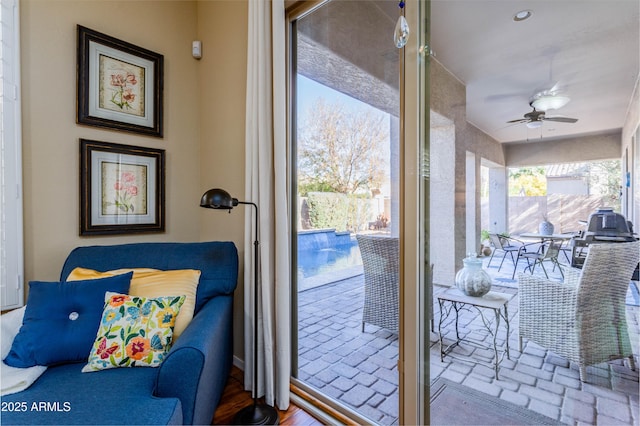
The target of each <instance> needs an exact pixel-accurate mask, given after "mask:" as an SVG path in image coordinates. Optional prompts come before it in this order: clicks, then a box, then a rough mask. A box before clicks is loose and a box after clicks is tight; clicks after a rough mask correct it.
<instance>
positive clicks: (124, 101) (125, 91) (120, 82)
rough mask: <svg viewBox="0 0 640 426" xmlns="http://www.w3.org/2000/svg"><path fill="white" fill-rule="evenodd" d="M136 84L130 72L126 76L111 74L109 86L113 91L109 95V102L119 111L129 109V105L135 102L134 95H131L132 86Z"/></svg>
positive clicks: (136, 81) (134, 77)
mask: <svg viewBox="0 0 640 426" xmlns="http://www.w3.org/2000/svg"><path fill="white" fill-rule="evenodd" d="M136 84H138V80H136V76H135V75H134V74H132V73H130V72H127V73H126V74H111V86H112V87H114V88H115V89H112V90H113V94H112V95H111V102H112V103H113V104H115V105H117V106H118V107H120V109H124V108H127V109H130V108H131V103H132V102H133V101H135V99H136V95H135V93H133V86H135V85H136Z"/></svg>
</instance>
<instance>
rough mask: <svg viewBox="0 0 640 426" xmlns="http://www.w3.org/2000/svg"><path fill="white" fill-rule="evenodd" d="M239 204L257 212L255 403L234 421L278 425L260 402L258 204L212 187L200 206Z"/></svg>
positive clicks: (276, 418) (272, 410) (274, 415)
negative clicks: (250, 207) (240, 199)
mask: <svg viewBox="0 0 640 426" xmlns="http://www.w3.org/2000/svg"><path fill="white" fill-rule="evenodd" d="M238 204H245V205H251V206H253V208H254V214H255V221H254V224H255V227H254V229H255V234H254V235H255V237H254V241H253V389H252V392H251V394H252V396H253V404H252V405H249V406H247V407H245V408H243V409H242V410H240V411H238V412H237V413H236V415H235V417H234V419H233V423H234V424H237V425H277V424H279V423H280V417H279V416H278V412H277V411H276V409H275V408H273V407H271V406H270V405H267V404H259V403H258V326H259V322H258V297H259V294H260V292H259V291H258V283H259V281H258V263H259V262H258V256H259V250H258V247H259V245H260V242H259V241H258V223H259V219H258V205H257V204H256V203H252V202H250V201H238V199H237V198H233V197H231V196H230V195H229V193H228V192H227V191H225V190H223V189H219V188H216V189H210V190H208V191H207V192H205V194H204V195H203V196H202V200H201V201H200V207H205V208H210V209H226V210H229V212H231V209H232V208H233V207H235V206H237V205H238Z"/></svg>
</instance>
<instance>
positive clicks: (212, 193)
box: [200, 188, 238, 210]
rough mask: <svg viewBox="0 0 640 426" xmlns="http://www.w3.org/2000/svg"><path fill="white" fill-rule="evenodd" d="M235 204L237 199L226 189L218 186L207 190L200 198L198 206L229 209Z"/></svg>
mask: <svg viewBox="0 0 640 426" xmlns="http://www.w3.org/2000/svg"><path fill="white" fill-rule="evenodd" d="M237 205H238V199H237V198H233V197H232V196H231V195H229V193H228V192H227V191H225V190H224V189H220V188H214V189H210V190H208V191H207V192H205V193H204V195H203V196H202V199H201V200H200V207H205V208H207V209H227V210H231V209H232V208H234V207H235V206H237Z"/></svg>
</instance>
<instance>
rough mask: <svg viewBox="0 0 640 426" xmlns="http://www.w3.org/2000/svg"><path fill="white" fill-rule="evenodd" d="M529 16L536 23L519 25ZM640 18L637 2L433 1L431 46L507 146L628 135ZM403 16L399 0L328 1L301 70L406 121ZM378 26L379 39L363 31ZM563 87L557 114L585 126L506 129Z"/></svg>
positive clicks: (303, 34)
mask: <svg viewBox="0 0 640 426" xmlns="http://www.w3.org/2000/svg"><path fill="white" fill-rule="evenodd" d="M372 4H373V7H371V5H372ZM523 8H524V9H529V10H532V11H533V16H532V17H531V18H530V19H529V20H527V21H525V22H522V23H516V22H513V20H512V16H513V15H514V14H515V13H516V12H518V11H519V10H521V9H523ZM639 10H640V5H639V3H638V2H637V1H633V0H594V1H589V2H576V1H575V0H559V1H554V2H549V1H547V0H530V1H528V2H526V3H522V2H516V1H495V0H494V1H492V0H473V1H471V0H447V1H445V0H432V2H431V12H432V13H431V21H430V22H432V23H433V27H432V29H431V30H432V47H433V49H434V51H435V54H436V56H435V60H436V61H438V62H440V63H441V64H442V65H443V66H444V67H445V68H446V69H448V70H449V71H450V72H452V73H453V74H454V75H455V76H456V77H457V78H458V79H459V80H460V81H462V82H463V83H464V84H465V85H466V88H467V95H466V106H465V111H466V117H467V121H468V122H470V123H472V124H473V125H474V126H476V127H478V128H479V129H480V130H482V131H483V132H485V133H487V134H488V135H490V136H491V137H492V138H494V139H495V140H497V141H499V142H502V143H507V142H526V141H527V140H529V139H535V140H539V139H540V138H544V139H545V140H554V139H565V138H570V137H573V138H575V137H579V136H585V135H594V134H602V133H609V134H612V133H619V132H620V129H621V127H622V125H623V123H624V120H625V117H626V114H627V113H628V110H629V106H630V101H631V95H632V93H633V90H634V87H635V85H636V84H637V81H638V76H639V64H640V59H639V58H640V41H639V40H640V23H639V22H640V21H639ZM397 17H398V2H397V1H396V0H377V1H373V2H366V3H365V2H360V1H339V0H333V1H331V2H329V3H328V4H326V5H324V6H323V7H321V8H319V9H317V10H316V11H314V12H313V13H312V14H310V15H308V16H307V17H305V19H304V20H302V21H300V24H299V27H298V32H299V34H300V37H299V45H298V49H299V51H298V56H299V63H298V72H299V73H300V74H302V75H304V76H307V77H309V78H311V79H313V80H315V81H318V82H319V83H322V84H324V85H327V86H329V87H332V88H333V89H335V90H338V91H340V92H342V93H345V94H347V95H349V96H351V97H354V98H356V99H359V100H361V101H363V102H366V103H368V104H370V105H373V106H375V107H376V108H379V109H381V110H383V111H386V112H388V113H391V114H394V115H395V114H397V111H398V96H397V90H398V81H397V80H398V79H397V74H398V63H399V62H398V60H399V53H398V49H397V48H396V47H395V46H394V44H393V40H392V33H393V28H394V26H395V22H396V19H397ZM478 17H481V19H480V18H478ZM346 20H348V21H346ZM342 21H344V22H342ZM326 26H329V27H330V28H331V32H327V31H318V28H324V27H326ZM371 27H373V28H379V29H380V31H378V32H377V33H375V35H374V36H373V37H371V35H370V33H371V31H361V30H360V29H362V28H371ZM336 31H337V32H336ZM365 34H366V36H365ZM413 36H415V34H414V35H413ZM372 77H373V78H372ZM554 87H555V88H556V89H557V90H558V91H559V92H560V93H562V94H566V95H567V96H569V97H570V98H571V101H570V102H569V104H567V105H566V106H565V107H563V108H562V109H561V110H557V111H550V112H549V113H548V115H549V116H551V115H557V116H569V117H573V118H577V119H578V122H577V123H575V124H568V123H554V122H544V123H543V125H542V126H541V127H540V128H539V129H529V128H527V126H525V125H524V124H518V125H512V126H507V124H506V122H507V121H509V120H512V119H518V118H521V117H522V116H523V115H524V114H525V113H527V112H529V111H531V107H530V106H529V101H530V99H531V97H532V96H533V95H534V94H535V93H537V92H538V91H541V90H549V89H551V88H554ZM534 131H535V132H536V134H535V135H533V134H532V132H534ZM532 136H535V137H532Z"/></svg>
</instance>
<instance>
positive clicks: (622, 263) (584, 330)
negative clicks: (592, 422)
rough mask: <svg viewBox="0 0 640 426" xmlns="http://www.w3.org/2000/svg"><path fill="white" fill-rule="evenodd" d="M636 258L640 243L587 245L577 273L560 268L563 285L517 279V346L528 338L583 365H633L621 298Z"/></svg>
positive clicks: (583, 374) (583, 369)
mask: <svg viewBox="0 0 640 426" xmlns="http://www.w3.org/2000/svg"><path fill="white" fill-rule="evenodd" d="M639 260H640V242H638V241H635V242H629V243H601V244H592V245H591V247H590V248H589V253H588V254H587V258H586V260H585V262H584V266H583V268H582V270H580V269H577V268H571V267H566V266H562V267H563V268H565V280H564V282H555V281H549V280H546V279H544V278H542V277H539V276H535V275H527V274H519V275H518V294H519V298H520V303H519V304H520V310H519V315H520V329H519V344H520V351H521V352H522V340H523V339H528V340H530V341H533V342H535V343H537V344H539V345H540V346H542V347H544V348H546V349H548V350H550V351H551V352H554V353H556V354H558V355H560V356H562V357H564V358H567V359H568V360H569V361H570V362H574V363H577V364H578V366H579V370H580V380H581V381H583V382H584V381H585V380H586V377H587V375H586V373H587V370H586V367H587V366H589V365H594V364H599V363H602V362H607V361H611V360H614V359H623V358H626V357H628V358H629V363H630V367H631V369H632V370H634V371H635V363H634V359H633V352H632V348H631V343H630V341H629V334H628V331H627V320H626V310H625V296H626V293H627V289H628V288H629V283H630V282H631V276H632V274H633V271H634V268H635V267H636V265H637V264H638V261H639Z"/></svg>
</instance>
